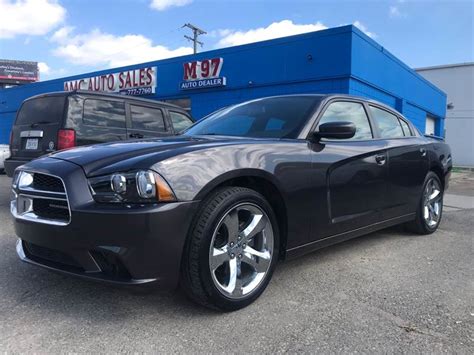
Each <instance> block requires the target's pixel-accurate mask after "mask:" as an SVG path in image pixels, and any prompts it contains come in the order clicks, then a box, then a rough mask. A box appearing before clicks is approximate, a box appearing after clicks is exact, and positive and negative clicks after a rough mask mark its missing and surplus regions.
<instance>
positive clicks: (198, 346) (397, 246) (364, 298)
mask: <svg viewBox="0 0 474 355" xmlns="http://www.w3.org/2000/svg"><path fill="white" fill-rule="evenodd" d="M454 180H455V184H454V186H453V187H452V189H453V194H454V196H464V195H466V193H465V191H464V190H466V191H468V192H470V191H474V190H473V189H474V184H473V185H472V186H471V187H470V188H469V186H468V187H466V186H465V183H463V184H462V186H461V185H459V184H458V185H459V186H457V185H456V179H454ZM463 181H464V180H463ZM472 181H474V179H472ZM9 184H10V179H8V178H7V177H6V176H4V175H2V176H0V227H1V228H0V351H2V352H38V353H50V352H62V353H65V352H98V351H100V352H166V353H174V352H185V353H197V352H200V353H203V352H205V353H209V352H210V353H218V352H230V353H242V352H252V353H261V352H265V353H270V352H271V353H273V352H286V351H289V352H295V351H298V352H312V353H314V352H320V353H341V352H343V353H348V352H364V353H382V352H383V353H387V352H388V353H400V352H404V353H420V352H421V353H440V352H446V353H453V352H456V353H466V354H467V353H471V354H472V353H474V301H473V299H474V297H473V295H474V281H473V275H474V263H473V235H474V232H473V227H474V222H473V220H474V210H473V209H469V208H465V207H463V206H464V205H462V206H461V205H459V206H458V205H453V206H452V208H451V209H450V210H449V212H445V214H444V216H443V221H442V223H441V226H440V229H439V231H438V232H436V233H435V234H433V235H428V236H419V235H414V234H410V233H407V232H405V231H403V229H402V228H398V227H397V228H391V229H388V230H384V231H381V232H377V233H373V234H370V235H367V236H364V237H361V238H358V239H354V240H351V241H348V242H345V243H342V244H339V245H336V246H332V247H329V248H326V249H324V250H320V251H318V252H315V253H312V254H309V255H307V256H305V257H302V258H300V259H298V260H294V261H289V262H285V263H282V264H280V265H279V267H278V268H277V271H276V272H275V274H274V277H273V280H272V282H271V283H270V285H269V287H268V288H267V290H266V291H265V293H264V294H263V295H262V297H260V298H259V300H257V302H255V303H254V304H252V305H251V306H249V307H247V308H245V309H243V310H241V311H237V312H234V313H226V314H220V313H217V312H213V311H209V310H206V309H203V308H201V307H199V306H196V305H194V304H193V303H191V302H189V301H188V300H187V299H186V298H185V297H184V296H183V295H182V294H181V293H179V292H176V293H159V292H148V291H147V292H144V291H141V290H130V289H122V288H117V287H109V286H106V285H102V284H98V283H92V282H86V281H83V280H80V279H76V278H71V277H66V276H63V275H59V274H56V273H52V272H48V271H46V270H43V269H40V268H37V267H33V266H31V265H27V264H25V263H22V262H21V261H19V259H18V258H17V256H16V253H15V241H16V237H15V234H14V231H13V226H12V222H11V219H10V215H9V201H8V200H9ZM450 192H451V191H450ZM456 193H457V195H456ZM467 195H469V193H467ZM455 200H456V199H455V198H453V201H455ZM452 203H453V204H455V202H452ZM463 203H464V202H463ZM469 206H470V205H469V204H468V205H467V207H469ZM64 237H65V238H67V236H66V235H65V236H64ZM137 237H139V236H137Z"/></svg>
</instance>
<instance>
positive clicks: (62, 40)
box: [51, 27, 192, 67]
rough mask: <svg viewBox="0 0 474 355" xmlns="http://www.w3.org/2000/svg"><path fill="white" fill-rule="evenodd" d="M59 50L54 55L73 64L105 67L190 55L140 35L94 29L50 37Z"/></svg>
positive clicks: (66, 30)
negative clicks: (122, 34) (156, 43)
mask: <svg viewBox="0 0 474 355" xmlns="http://www.w3.org/2000/svg"><path fill="white" fill-rule="evenodd" d="M51 40H52V41H53V42H56V43H58V47H57V48H56V49H54V50H53V54H54V55H56V56H58V57H62V58H64V59H66V60H67V61H69V62H70V63H73V64H79V65H89V66H98V65H104V66H108V67H116V66H123V65H129V64H137V63H142V62H147V61H152V60H158V59H163V58H170V57H177V56H181V55H186V54H191V53H192V49H191V48H190V47H178V48H176V49H170V48H167V47H165V46H161V45H154V44H153V42H152V41H151V40H150V39H149V38H147V37H145V36H143V35H135V34H127V35H124V36H115V35H112V34H109V33H103V32H101V31H100V30H98V29H94V30H92V31H90V32H88V33H84V34H73V28H71V27H63V28H61V29H59V30H58V31H56V33H54V35H53V36H52V37H51Z"/></svg>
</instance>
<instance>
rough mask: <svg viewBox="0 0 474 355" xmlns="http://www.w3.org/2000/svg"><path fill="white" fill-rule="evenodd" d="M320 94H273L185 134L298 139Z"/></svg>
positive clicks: (231, 109)
mask: <svg viewBox="0 0 474 355" xmlns="http://www.w3.org/2000/svg"><path fill="white" fill-rule="evenodd" d="M320 102H321V97H319V96H309V95H308V96H287V97H271V98H265V99H259V100H253V101H249V102H244V103H242V104H238V105H234V106H230V107H227V108H224V109H221V110H219V111H217V112H215V113H213V114H211V115H209V116H207V117H205V118H204V119H202V120H201V121H199V122H197V123H196V124H195V125H193V126H192V127H190V128H189V129H188V130H187V131H186V132H185V133H184V134H185V135H224V136H239V137H255V138H297V136H298V134H299V132H300V131H301V129H302V128H303V126H304V124H305V123H306V122H307V121H308V119H309V117H310V115H311V113H312V112H313V111H314V108H315V107H316V105H317V104H319V103H320Z"/></svg>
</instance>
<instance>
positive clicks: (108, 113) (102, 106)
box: [82, 99, 125, 128]
mask: <svg viewBox="0 0 474 355" xmlns="http://www.w3.org/2000/svg"><path fill="white" fill-rule="evenodd" d="M82 120H83V122H84V124H86V125H89V126H99V127H109V128H125V104H124V103H123V102H120V101H109V100H97V99H86V100H85V101H84V114H83V117H82Z"/></svg>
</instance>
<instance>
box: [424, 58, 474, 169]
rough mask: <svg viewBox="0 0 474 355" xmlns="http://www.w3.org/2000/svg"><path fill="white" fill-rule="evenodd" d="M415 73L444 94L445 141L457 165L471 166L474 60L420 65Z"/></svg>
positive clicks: (472, 153) (472, 164)
mask: <svg viewBox="0 0 474 355" xmlns="http://www.w3.org/2000/svg"><path fill="white" fill-rule="evenodd" d="M417 72H418V73H419V74H420V75H422V76H423V77H424V78H426V79H427V80H429V81H430V82H432V83H433V84H434V85H436V86H438V87H439V88H441V89H442V90H443V91H445V92H446V93H447V95H448V96H447V103H448V104H450V105H453V108H452V109H448V110H447V112H446V125H445V130H446V141H447V142H448V143H449V145H450V146H451V150H452V153H453V162H454V164H455V165H457V166H468V167H474V139H473V137H474V63H465V64H455V65H446V66H437V67H431V68H420V69H417Z"/></svg>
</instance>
